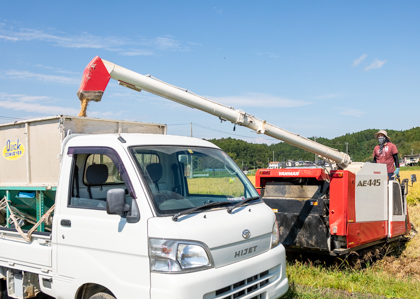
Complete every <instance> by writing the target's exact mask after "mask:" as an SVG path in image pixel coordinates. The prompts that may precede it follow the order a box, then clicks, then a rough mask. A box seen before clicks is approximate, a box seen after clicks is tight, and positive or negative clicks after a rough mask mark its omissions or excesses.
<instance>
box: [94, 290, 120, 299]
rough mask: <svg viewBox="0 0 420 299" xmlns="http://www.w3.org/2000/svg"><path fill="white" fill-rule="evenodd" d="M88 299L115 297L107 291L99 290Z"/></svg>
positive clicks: (112, 298) (113, 298) (109, 298)
mask: <svg viewBox="0 0 420 299" xmlns="http://www.w3.org/2000/svg"><path fill="white" fill-rule="evenodd" d="M89 299H116V298H115V297H114V296H112V295H110V294H108V293H104V292H99V293H96V294H94V295H92V296H90V297H89Z"/></svg>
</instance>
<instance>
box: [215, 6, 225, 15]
mask: <svg viewBox="0 0 420 299" xmlns="http://www.w3.org/2000/svg"><path fill="white" fill-rule="evenodd" d="M213 11H215V12H216V13H218V14H219V15H221V14H222V12H223V10H222V9H221V8H219V7H217V6H214V7H213Z"/></svg>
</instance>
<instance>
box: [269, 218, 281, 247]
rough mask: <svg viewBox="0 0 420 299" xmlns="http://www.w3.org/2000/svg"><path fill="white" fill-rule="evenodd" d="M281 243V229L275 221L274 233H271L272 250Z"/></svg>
mask: <svg viewBox="0 0 420 299" xmlns="http://www.w3.org/2000/svg"><path fill="white" fill-rule="evenodd" d="M279 243H280V234H279V227H278V225H277V219H276V221H274V225H273V231H272V232H271V248H274V247H276V246H277V245H279Z"/></svg>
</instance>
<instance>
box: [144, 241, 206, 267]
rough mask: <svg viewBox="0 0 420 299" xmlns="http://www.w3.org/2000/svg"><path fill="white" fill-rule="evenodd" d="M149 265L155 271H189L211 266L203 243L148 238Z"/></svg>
mask: <svg viewBox="0 0 420 299" xmlns="http://www.w3.org/2000/svg"><path fill="white" fill-rule="evenodd" d="M149 251H150V267H151V270H152V271H155V272H178V273H179V272H183V271H187V272H191V271H198V270H204V269H208V268H212V267H213V263H212V260H211V258H210V257H211V255H210V253H209V250H208V249H207V247H206V246H205V245H204V244H201V243H198V242H194V241H181V240H168V239H153V238H150V239H149Z"/></svg>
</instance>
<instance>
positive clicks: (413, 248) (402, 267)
mask: <svg viewBox="0 0 420 299" xmlns="http://www.w3.org/2000/svg"><path fill="white" fill-rule="evenodd" d="M408 214H409V216H410V222H411V223H412V224H414V228H415V229H416V230H420V204H417V205H415V206H409V207H408ZM375 266H377V267H381V268H382V269H383V270H385V271H386V272H388V273H390V274H392V275H395V276H396V277H398V278H405V277H411V278H413V279H415V280H417V281H419V282H420V234H416V235H415V236H414V237H413V238H412V239H411V240H410V241H409V242H408V243H406V244H405V246H403V247H402V248H401V251H400V253H399V252H398V249H396V254H395V255H392V254H390V255H389V256H385V257H384V258H383V259H382V260H380V261H379V262H378V263H377V264H376V265H375Z"/></svg>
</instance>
